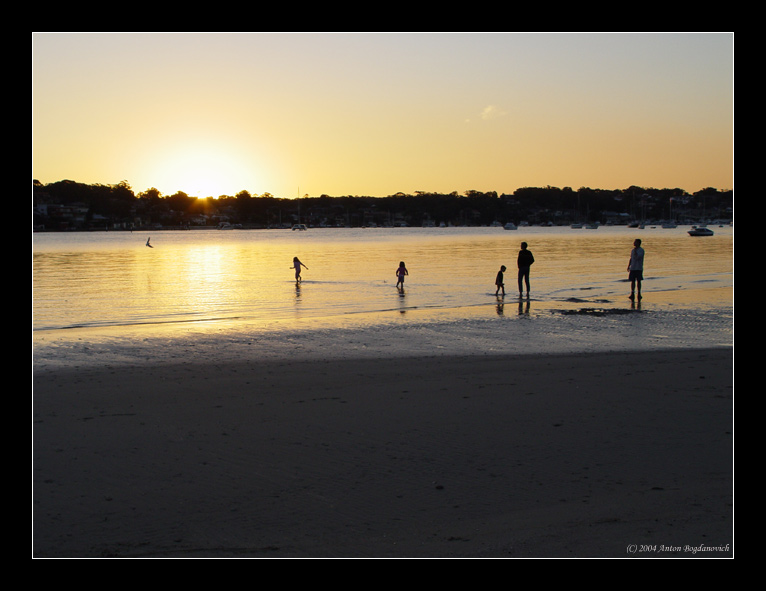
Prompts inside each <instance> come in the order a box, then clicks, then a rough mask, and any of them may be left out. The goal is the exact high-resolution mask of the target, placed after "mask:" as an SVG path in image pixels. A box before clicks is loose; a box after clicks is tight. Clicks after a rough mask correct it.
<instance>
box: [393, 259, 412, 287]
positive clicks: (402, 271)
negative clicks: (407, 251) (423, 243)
mask: <svg viewBox="0 0 766 591" xmlns="http://www.w3.org/2000/svg"><path fill="white" fill-rule="evenodd" d="M409 274H410V273H409V271H407V267H405V266H404V261H402V262H400V263H399V266H398V267H397V268H396V287H397V288H399V289H402V288H404V276H405V275H409Z"/></svg>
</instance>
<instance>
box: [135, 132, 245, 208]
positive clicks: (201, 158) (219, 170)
mask: <svg viewBox="0 0 766 591" xmlns="http://www.w3.org/2000/svg"><path fill="white" fill-rule="evenodd" d="M256 167H257V163H256V162H252V163H249V162H245V161H244V160H243V158H242V157H241V156H240V155H239V154H237V153H236V152H235V151H234V150H232V149H227V148H225V147H224V148H222V147H220V146H214V145H212V144H208V143H202V144H200V145H190V146H184V147H180V148H167V149H165V150H162V151H161V152H160V153H158V154H156V155H155V157H154V172H152V173H151V174H150V176H149V178H154V179H156V186H157V188H158V189H159V190H160V191H161V192H162V193H163V194H172V193H175V192H177V191H183V192H184V193H186V194H187V195H190V196H192V197H213V198H218V197H220V196H221V195H235V194H236V193H238V192H240V191H242V190H248V189H249V188H250V187H252V186H254V185H255V180H257V179H256V177H257V174H256Z"/></svg>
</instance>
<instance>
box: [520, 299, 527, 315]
mask: <svg viewBox="0 0 766 591" xmlns="http://www.w3.org/2000/svg"><path fill="white" fill-rule="evenodd" d="M519 316H529V299H526V300H519Z"/></svg>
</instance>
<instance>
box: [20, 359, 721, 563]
mask: <svg viewBox="0 0 766 591" xmlns="http://www.w3.org/2000/svg"><path fill="white" fill-rule="evenodd" d="M33 380H34V383H33V388H34V390H33V415H34V424H33V557H37V558H45V557H125V558H148V557H157V558H221V557H242V558H245V557H247V558H251V557H254V558H295V557H315V558H357V557H359V558H370V557H371V558H388V557H412V558H418V557H436V558H441V557H445V558H522V557H541V558H544V557H572V558H587V557H599V558H632V557H644V558H661V557H683V558H687V557H688V558H691V557H706V558H707V557H731V556H733V352H732V349H731V347H718V348H714V349H678V350H676V349H672V350H654V351H647V352H630V351H620V352H614V353H605V352H596V353H588V354H585V353H583V354H556V355H490V356H438V357H436V356H434V357H417V358H407V359H394V358H392V359H347V360H342V359H334V360H325V361H322V360H295V361H284V360H270V361H266V362H257V361H247V360H238V361H236V362H230V363H227V362H221V363H215V362H208V363H205V364H203V365H195V364H191V363H186V364H182V363H178V364H172V363H163V364H157V365H155V366H152V365H148V364H147V365H134V366H130V365H125V366H119V365H117V366H114V367H109V366H102V367H100V368H98V367H97V368H91V369H88V368H80V369H74V368H71V369H53V370H46V371H37V372H35V375H34V376H33Z"/></svg>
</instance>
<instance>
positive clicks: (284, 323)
mask: <svg viewBox="0 0 766 591" xmlns="http://www.w3.org/2000/svg"><path fill="white" fill-rule="evenodd" d="M687 230H688V227H679V228H677V229H662V228H646V229H644V230H637V229H630V228H626V227H602V228H599V229H598V230H588V229H571V228H537V227H531V228H521V229H519V230H516V231H506V230H503V229H502V228H441V229H440V228H396V229H377V228H375V229H310V230H308V231H305V232H294V231H290V230H226V231H221V230H190V231H160V232H155V233H153V234H151V244H152V245H153V248H148V247H147V246H146V245H145V243H146V240H147V238H148V237H149V234H148V233H138V232H134V233H128V232H101V233H38V234H34V235H33V331H34V333H33V334H34V336H35V338H36V339H39V338H40V337H43V338H44V339H45V340H47V341H48V342H50V340H51V339H52V338H54V335H56V334H66V335H67V337H66V338H69V339H72V338H74V337H73V335H77V334H83V335H84V334H85V333H86V331H90V333H92V331H93V330H94V329H108V328H111V329H120V330H127V329H131V330H135V329H137V328H140V329H141V330H143V331H144V332H145V333H146V334H151V333H152V331H158V330H163V331H164V332H165V334H167V333H168V332H171V333H172V332H173V331H176V332H178V333H181V332H182V331H184V330H189V328H190V327H195V326H196V327H201V326H203V325H204V326H205V327H206V328H207V330H210V329H211V328H216V327H228V328H232V327H239V328H240V329H244V327H247V330H248V331H253V330H256V331H257V330H261V329H267V328H268V329H269V330H273V329H275V328H279V327H281V328H282V329H290V330H296V329H299V328H300V327H303V328H311V327H316V326H319V325H321V326H323V327H332V326H334V325H338V326H341V325H344V323H345V324H347V323H348V320H349V318H354V317H360V318H361V317H365V318H367V319H368V320H366V322H367V325H366V326H367V328H369V327H370V326H371V324H370V321H369V318H371V317H372V316H374V317H376V318H381V319H384V320H386V321H388V320H390V319H391V318H392V317H397V318H402V317H404V315H405V313H407V312H416V314H417V315H418V318H421V319H422V318H424V315H427V314H430V315H432V316H433V317H438V318H440V319H447V320H450V321H455V320H459V319H461V318H465V317H469V316H476V315H477V314H479V315H482V314H483V315H484V316H486V317H489V316H497V315H498V313H499V311H500V308H499V307H498V306H499V305H502V303H505V305H506V306H507V305H508V304H509V303H511V304H515V303H516V302H518V294H517V288H516V256H517V253H518V250H519V245H520V242H521V241H522V240H524V241H526V242H528V243H529V249H530V250H531V251H532V252H533V253H534V255H535V258H536V262H535V264H534V265H533V267H532V275H531V280H532V299H531V302H529V303H525V304H524V305H525V307H526V308H525V309H526V312H527V313H528V314H529V313H530V311H531V313H532V314H535V313H544V312H545V311H548V310H551V309H554V308H561V307H567V306H568V307H569V308H576V307H578V306H579V307H582V306H594V305H597V306H601V307H607V308H608V307H612V308H627V307H628V306H629V301H628V300H627V295H628V291H629V285H628V283H627V282H626V280H627V272H626V267H627V262H628V257H629V255H630V250H631V248H632V243H633V240H634V239H635V238H636V237H639V238H641V239H642V240H643V241H644V247H645V249H646V262H645V273H644V275H645V282H644V300H643V302H642V306H643V308H644V309H650V310H651V309H655V310H659V309H661V308H663V307H668V306H675V307H676V309H678V307H681V308H684V309H689V308H691V309H700V310H702V309H723V310H729V311H730V310H731V309H732V307H733V281H734V273H733V247H734V245H733V229H732V228H730V227H725V228H719V227H715V228H714V230H715V236H712V237H690V236H688V235H687V233H686V232H687ZM294 256H297V257H299V258H300V259H301V261H302V262H303V263H304V264H305V265H307V266H308V270H306V269H304V270H303V271H302V277H303V281H302V283H301V284H300V286H296V283H295V280H294V274H293V270H292V269H290V267H291V266H292V259H293V257H294ZM399 261H404V262H405V263H406V265H407V268H408V270H409V276H408V277H407V278H406V283H405V288H404V292H403V293H400V292H399V291H397V289H396V287H395V284H396V277H395V274H394V273H395V270H396V267H397V266H398V264H399ZM500 265H505V266H506V267H507V268H508V270H507V271H506V276H505V283H506V294H507V295H506V298H505V300H503V301H499V300H498V299H497V298H496V297H495V295H494V293H495V286H494V280H495V275H496V273H497V271H498V270H499V268H500ZM371 315H372V316H371ZM408 317H409V318H412V317H413V315H412V314H410V315H409V316H408ZM397 321H398V320H397ZM372 325H374V321H372ZM90 333H89V334H90Z"/></svg>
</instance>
